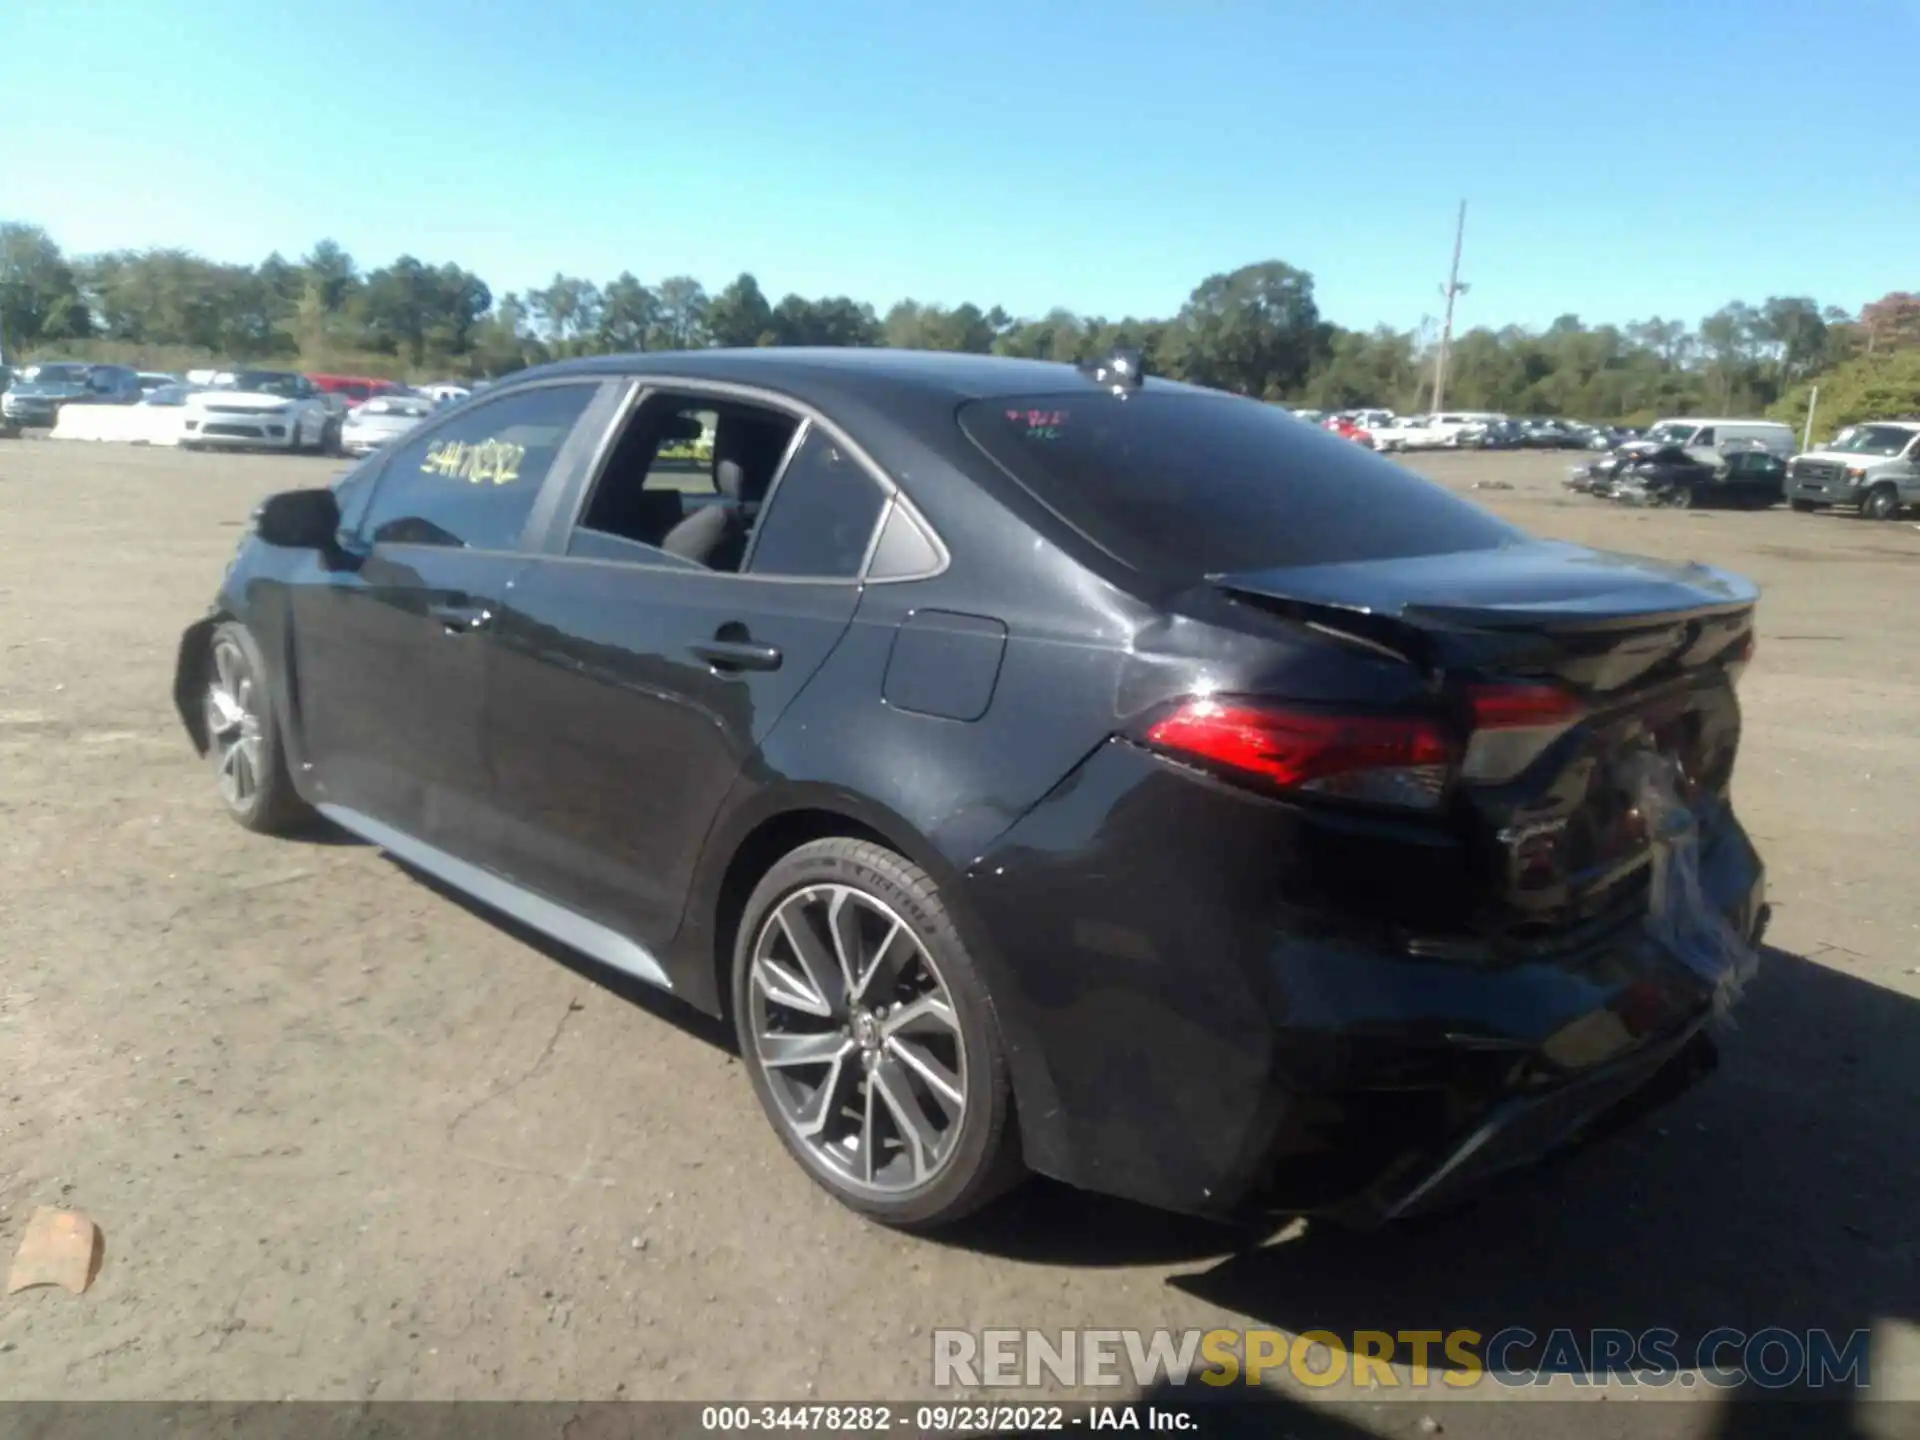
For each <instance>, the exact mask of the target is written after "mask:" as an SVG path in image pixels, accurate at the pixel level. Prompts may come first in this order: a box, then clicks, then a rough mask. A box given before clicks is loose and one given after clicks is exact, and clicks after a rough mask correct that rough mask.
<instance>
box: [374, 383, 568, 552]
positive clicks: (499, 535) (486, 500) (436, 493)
mask: <svg viewBox="0 0 1920 1440" xmlns="http://www.w3.org/2000/svg"><path fill="white" fill-rule="evenodd" d="M597 388H598V387H597V386H595V385H592V384H582V385H542V386H540V387H538V388H536V389H531V390H521V391H519V392H517V393H516V394H512V395H502V396H501V397H500V398H499V399H497V400H494V401H493V402H491V403H490V404H485V405H479V406H476V407H475V408H473V409H471V410H469V411H467V412H466V413H465V414H464V415H461V416H460V417H459V418H458V419H456V420H452V421H450V422H448V423H447V424H445V425H439V426H436V427H434V428H433V429H432V430H429V431H427V432H425V433H424V434H422V433H419V432H415V433H414V434H411V435H409V436H408V437H407V439H406V441H405V442H404V443H403V444H401V445H398V446H396V447H395V448H394V451H393V455H392V457H391V458H390V459H389V460H388V461H387V464H386V467H385V470H384V471H383V473H382V475H381V478H380V483H379V488H378V489H377V490H376V491H375V492H374V496H373V503H372V504H371V505H370V506H369V507H368V509H367V517H366V520H365V521H364V522H363V533H364V534H365V535H367V537H368V538H369V539H371V540H372V541H373V542H374V543H375V544H376V545H377V544H382V543H384V544H388V545H453V546H465V547H467V548H469V549H473V550H512V549H514V548H516V547H517V546H518V545H519V543H520V532H521V531H522V530H523V529H524V528H525V527H526V523H527V516H528V515H529V514H531V513H532V511H533V502H534V499H535V497H536V496H538V495H539V493H540V486H541V483H542V482H543V481H544V480H545V479H546V478H547V471H548V470H550V469H551V468H552V467H553V461H554V457H555V456H556V455H557V454H558V453H559V451H560V447H561V445H563V444H564V443H565V442H566V439H567V436H568V435H569V434H571V433H572V431H573V427H574V425H575V424H577V423H578V422H579V419H580V415H581V412H583V411H584V410H585V409H586V408H587V404H588V402H589V401H591V400H592V399H593V397H594V393H595V391H596V389H597Z"/></svg>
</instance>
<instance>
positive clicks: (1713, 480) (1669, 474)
mask: <svg viewBox="0 0 1920 1440" xmlns="http://www.w3.org/2000/svg"><path fill="white" fill-rule="evenodd" d="M1786 479H1787V462H1786V461H1784V460H1782V459H1781V458H1780V457H1779V456H1778V455H1775V454H1774V453H1773V452H1772V451H1770V450H1763V449H1760V448H1759V447H1758V446H1754V447H1752V448H1750V449H1745V450H1738V451H1735V452H1734V453H1732V454H1730V455H1728V456H1726V457H1725V458H1724V459H1723V460H1721V461H1720V462H1719V463H1717V464H1716V463H1713V462H1710V461H1706V460H1702V459H1701V458H1700V455H1699V452H1698V451H1694V450H1687V449H1685V448H1683V447H1681V446H1679V445H1664V446H1662V447H1661V448H1660V449H1658V450H1655V451H1654V452H1653V453H1652V454H1647V455H1637V456H1634V457H1633V458H1632V459H1631V460H1629V461H1628V463H1627V464H1626V465H1625V466H1623V467H1621V469H1620V471H1619V472H1618V473H1617V474H1616V476H1615V480H1614V483H1613V485H1612V487H1611V488H1612V498H1613V499H1615V500H1619V501H1623V502H1624V503H1626V504H1629V505H1663V506H1669V507H1672V508H1674V509H1680V510H1685V509H1691V508H1695V507H1698V508H1702V509H1706V508H1713V509H1723V510H1764V509H1766V508H1767V507H1768V506H1771V505H1777V504H1779V503H1780V500H1781V498H1782V496H1783V495H1784V493H1785V487H1786Z"/></svg>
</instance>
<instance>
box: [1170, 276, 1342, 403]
mask: <svg viewBox="0 0 1920 1440" xmlns="http://www.w3.org/2000/svg"><path fill="white" fill-rule="evenodd" d="M1319 326H1320V309H1319V307H1318V306H1317V305H1316V304H1315V303H1314V299H1313V276H1311V275H1309V274H1308V273H1307V272H1306V271H1304V270H1296V269H1295V268H1294V267H1293V266H1291V265H1287V264H1283V263H1281V262H1280V261H1278V260H1270V261H1267V262H1266V263H1264V264H1259V265H1245V266H1242V267H1241V268H1240V269H1238V270H1235V271H1233V272H1231V273H1230V274H1226V275H1210V276H1208V277H1207V278H1206V279H1205V280H1203V281H1201V282H1200V284H1199V285H1198V286H1197V287H1195V289H1194V292H1193V294H1192V296H1191V297H1189V299H1188V300H1187V303H1186V305H1185V306H1184V307H1183V308H1182V309H1181V311H1180V314H1179V317H1178V318H1177V320H1176V321H1175V332H1174V334H1173V336H1172V337H1170V338H1171V340H1172V353H1171V354H1170V355H1169V356H1168V359H1169V361H1170V363H1171V364H1173V365H1174V366H1175V367H1176V368H1177V369H1178V371H1179V372H1180V374H1181V375H1182V376H1183V377H1184V378H1186V379H1188V380H1192V381H1194V382H1195V383H1197V384H1201V385H1212V386H1216V387H1218V388H1220V389H1222V390H1233V391H1236V392H1238V393H1239V394H1242V395H1254V396H1266V397H1269V398H1277V397H1279V396H1282V395H1287V394H1291V393H1293V392H1294V391H1295V390H1297V389H1299V388H1300V386H1301V385H1302V384H1303V382H1304V381H1305V380H1306V378H1307V372H1308V371H1309V369H1311V368H1312V366H1313V363H1314V361H1315V359H1316V358H1318V357H1317V351H1318V346H1319V342H1320V328H1319Z"/></svg>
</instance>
